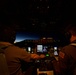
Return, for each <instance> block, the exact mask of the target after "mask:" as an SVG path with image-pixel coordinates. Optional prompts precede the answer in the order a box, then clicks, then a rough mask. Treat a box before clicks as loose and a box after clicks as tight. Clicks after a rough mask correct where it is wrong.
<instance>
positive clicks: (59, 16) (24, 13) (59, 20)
mask: <svg viewBox="0 0 76 75" xmlns="http://www.w3.org/2000/svg"><path fill="white" fill-rule="evenodd" d="M75 7H76V4H75V2H74V1H73V0H0V22H3V23H5V24H12V25H13V24H15V25H18V29H19V32H26V33H28V35H27V34H25V35H24V33H22V34H21V33H19V34H17V38H18V37H19V36H20V37H19V38H18V40H20V38H22V39H23V40H24V39H27V38H28V37H29V38H30V36H31V37H32V38H33V37H34V35H36V36H37V37H38V38H39V37H49V36H53V37H54V38H62V37H63V36H62V35H63V33H64V29H65V27H66V26H67V25H68V23H70V22H75V17H76V16H75V15H76V12H75ZM29 33H30V34H29ZM21 36H23V37H21ZM25 36H26V37H25ZM17 38H16V39H17ZM29 38H28V39H29ZM34 38H35V37H34Z"/></svg>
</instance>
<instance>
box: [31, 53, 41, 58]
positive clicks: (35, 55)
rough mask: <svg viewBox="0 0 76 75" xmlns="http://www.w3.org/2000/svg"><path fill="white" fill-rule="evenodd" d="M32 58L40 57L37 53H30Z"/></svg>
mask: <svg viewBox="0 0 76 75" xmlns="http://www.w3.org/2000/svg"><path fill="white" fill-rule="evenodd" d="M31 58H32V59H40V56H39V55H38V54H31Z"/></svg>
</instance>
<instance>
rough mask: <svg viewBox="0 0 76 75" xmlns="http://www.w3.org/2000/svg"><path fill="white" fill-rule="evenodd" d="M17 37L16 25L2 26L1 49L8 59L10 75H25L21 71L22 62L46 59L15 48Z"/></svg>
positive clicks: (0, 26)
mask: <svg viewBox="0 0 76 75" xmlns="http://www.w3.org/2000/svg"><path fill="white" fill-rule="evenodd" d="M15 36H16V31H15V26H14V25H4V24H3V25H2V24H1V25H0V48H2V49H4V50H3V52H4V54H5V57H6V61H7V65H8V69H9V72H10V75H24V73H23V72H22V69H21V60H23V61H25V62H30V60H31V59H40V58H44V57H45V56H44V55H41V56H39V55H37V54H29V53H27V52H26V51H25V50H24V49H22V48H19V47H17V46H15V45H14V44H13V43H14V40H15Z"/></svg>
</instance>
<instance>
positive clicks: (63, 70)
mask: <svg viewBox="0 0 76 75" xmlns="http://www.w3.org/2000/svg"><path fill="white" fill-rule="evenodd" d="M66 30H67V36H69V38H70V44H68V45H67V46H65V47H63V48H62V50H61V51H60V52H59V56H58V61H56V60H55V59H52V63H53V66H54V70H55V73H56V75H76V25H75V24H70V25H69V26H68V27H67V28H66ZM69 38H68V39H69Z"/></svg>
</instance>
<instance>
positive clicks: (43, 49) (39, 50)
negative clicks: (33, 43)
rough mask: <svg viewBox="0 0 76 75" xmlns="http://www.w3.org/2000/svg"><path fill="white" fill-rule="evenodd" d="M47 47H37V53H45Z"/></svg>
mask: <svg viewBox="0 0 76 75" xmlns="http://www.w3.org/2000/svg"><path fill="white" fill-rule="evenodd" d="M47 48H48V47H47V46H44V45H37V52H42V53H44V52H47Z"/></svg>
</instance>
